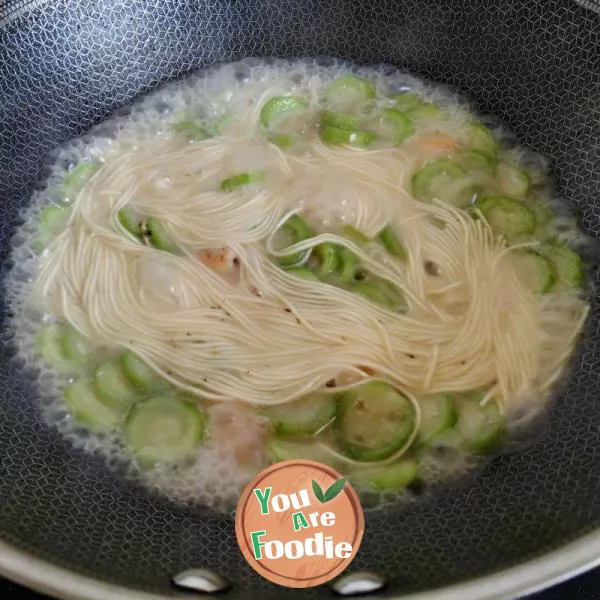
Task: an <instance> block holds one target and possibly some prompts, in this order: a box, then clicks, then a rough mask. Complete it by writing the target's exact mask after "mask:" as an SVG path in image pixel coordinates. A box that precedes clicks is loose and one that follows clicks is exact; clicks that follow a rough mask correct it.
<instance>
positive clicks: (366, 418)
mask: <svg viewBox="0 0 600 600" xmlns="http://www.w3.org/2000/svg"><path fill="white" fill-rule="evenodd" d="M336 425H337V427H338V428H339V432H340V437H341V440H340V442H341V445H342V448H343V449H344V452H345V453H346V454H347V455H348V456H350V457H351V458H353V459H355V460H358V461H379V460H384V459H386V458H389V457H390V456H392V455H393V454H395V453H396V452H398V451H399V450H400V449H401V448H402V447H403V446H404V445H405V444H406V443H407V442H408V440H409V438H410V436H411V434H412V432H413V430H414V427H415V409H414V407H413V405H412V403H411V402H410V400H408V398H406V397H405V396H403V395H402V394H401V393H400V392H399V391H398V390H396V389H394V388H393V387H392V386H390V385H389V384H387V383H384V382H382V381H370V382H368V383H365V384H363V385H361V386H359V387H355V388H353V389H350V390H348V391H346V392H345V393H344V394H343V395H342V397H341V398H340V401H339V408H338V418H337V420H336Z"/></svg>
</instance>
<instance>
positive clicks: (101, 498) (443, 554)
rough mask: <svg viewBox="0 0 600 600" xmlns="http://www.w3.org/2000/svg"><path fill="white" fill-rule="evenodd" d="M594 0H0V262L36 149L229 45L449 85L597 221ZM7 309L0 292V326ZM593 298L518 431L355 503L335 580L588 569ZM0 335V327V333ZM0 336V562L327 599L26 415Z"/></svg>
mask: <svg viewBox="0 0 600 600" xmlns="http://www.w3.org/2000/svg"><path fill="white" fill-rule="evenodd" d="M599 43H600V3H599V2H596V1H594V0H589V1H588V0H580V1H574V0H523V1H518V0H504V1H497V0H496V1H487V0H404V1H397V0H261V1H253V0H197V1H194V0H170V1H168V2H166V1H161V0H98V1H91V0H88V1H86V0H52V1H43V0H42V1H39V0H34V1H28V0H7V1H6V0H5V2H4V4H3V5H2V6H1V7H0V206H1V207H2V218H1V220H0V242H1V247H2V248H3V255H2V264H3V267H4V269H6V268H8V267H9V266H10V262H9V258H8V252H7V245H8V242H9V238H10V236H11V234H12V232H13V231H14V227H15V222H16V221H15V219H16V217H17V214H18V211H19V209H20V208H21V207H22V206H23V205H24V203H26V202H27V199H28V197H29V196H30V195H31V193H32V191H33V190H34V189H35V188H36V186H38V185H39V184H40V182H41V181H42V180H43V178H44V176H45V174H46V166H47V164H48V160H49V159H48V157H49V156H50V153H51V151H52V150H53V149H54V148H56V147H57V146H58V145H59V144H61V143H63V142H65V141H67V140H69V139H71V138H73V137H75V136H77V135H80V134H82V133H84V132H86V131H87V130H89V128H90V127H91V126H93V125H94V124H96V123H98V122H100V121H102V120H103V119H105V118H106V117H107V116H108V115H109V114H111V113H112V112H113V111H115V110H116V109H119V108H120V107H122V106H124V105H127V104H128V103H129V102H131V101H132V100H133V99H135V98H137V97H138V96H140V95H142V94H144V93H145V92H147V91H149V90H151V89H153V88H155V87H156V86H158V85H160V84H161V83H162V82H164V81H166V80H170V79H173V78H176V77H180V76H183V75H185V74H186V73H188V72H191V71H194V70H196V69H198V68H201V67H204V66H206V65H210V64H214V63H218V62H230V61H235V60H239V59H241V58H243V57H248V56H256V57H260V56H277V57H290V56H298V57H301V56H332V57H341V58H344V59H348V60H352V61H356V62H358V63H366V64H370V63H373V64H375V63H389V64H392V65H395V66H398V67H401V68H404V69H407V70H410V71H412V72H413V73H416V74H417V75H420V76H424V77H427V78H430V79H433V80H436V81H439V82H442V83H446V84H449V85H452V86H454V87H456V88H457V89H458V90H460V91H461V92H462V93H464V94H465V95H467V96H469V97H470V98H472V99H473V100H474V102H475V103H476V105H477V107H478V108H479V109H480V110H481V111H482V112H484V113H489V114H493V115H495V116H496V117H498V118H500V119H502V120H503V121H504V122H505V123H506V124H507V125H508V126H509V127H510V128H511V129H512V130H513V131H514V132H515V133H516V135H517V136H518V138H519V140H520V141H521V142H522V143H524V144H526V145H527V146H529V147H530V148H532V149H533V150H535V151H537V152H541V153H543V154H545V155H547V156H549V157H550V159H551V160H552V171H553V175H554V176H555V178H556V181H557V186H558V191H559V193H560V194H561V195H562V196H563V197H564V198H566V199H567V201H568V202H569V204H570V205H571V207H572V209H573V211H574V212H575V213H576V214H577V215H578V218H579V220H580V223H581V225H582V226H583V228H584V229H585V230H586V231H587V232H588V233H590V234H592V235H593V236H595V235H597V233H598V231H599V229H600V45H599ZM6 315H7V309H6V306H5V304H4V302H3V304H2V318H3V319H6ZM599 317H600V302H599V301H598V300H597V299H594V300H593V308H592V314H591V318H590V322H589V327H588V330H587V334H586V337H585V340H584V342H583V344H582V346H581V351H580V352H579V354H578V355H577V357H576V358H575V360H574V364H573V372H572V376H571V377H570V379H569V381H568V383H567V384H566V385H565V386H563V387H562V388H561V390H560V394H559V398H557V401H556V403H555V404H554V408H553V410H552V414H551V416H550V419H549V425H548V427H546V428H545V430H544V432H543V435H540V436H539V438H538V440H537V442H536V443H535V444H533V445H530V446H529V447H528V448H527V449H525V450H524V451H522V452H519V453H511V454H508V455H505V456H501V457H499V458H498V459H496V460H495V461H494V462H492V464H491V465H490V466H489V468H487V469H486V470H485V471H484V473H483V474H481V475H479V476H478V477H476V478H474V479H470V480H468V481H463V482H460V483H459V484H457V485H455V486H453V487H450V488H439V489H436V490H434V491H433V492H432V493H431V494H430V495H428V496H426V497H424V498H423V500H422V501H419V502H415V503H412V504H410V505H409V506H404V507H399V508H396V509H389V510H386V511H384V512H373V513H368V514H367V517H366V523H367V525H366V534H365V538H364V541H363V544H362V547H361V549H360V551H359V554H358V557H357V558H356V560H355V561H354V562H353V563H352V565H351V568H350V570H349V571H348V573H351V572H353V571H359V570H366V571H370V572H373V573H379V574H381V576H382V577H383V578H384V579H385V581H386V584H387V585H386V588H385V589H384V590H382V591H379V592H378V597H397V598H400V597H401V598H405V599H408V598H410V599H411V600H416V599H417V598H418V599H427V600H443V599H458V598H460V600H468V599H473V600H475V599H477V600H480V599H484V598H508V597H516V596H518V595H520V594H522V593H524V592H525V591H530V590H532V589H537V588H540V587H542V586H544V585H547V584H548V583H549V582H551V581H556V580H558V579H562V578H564V577H567V576H569V575H572V574H574V573H577V572H579V571H581V570H583V569H586V568H589V567H590V566H592V565H593V564H594V563H598V562H600V402H599V396H600V348H599V347H598V340H599V339H600V338H599V337H598V325H599ZM0 329H1V327H0ZM20 367H21V365H20V364H19V363H18V361H15V359H14V348H13V347H12V345H11V343H10V340H9V339H6V336H4V337H3V343H2V345H1V348H0V539H1V542H0V572H1V573H2V574H3V575H5V576H8V577H11V578H13V579H15V580H18V581H20V582H22V583H25V584H26V585H29V586H31V587H34V588H37V589H39V590H43V591H45V592H46V593H49V594H53V595H56V596H58V597H62V598H126V599H127V598H131V599H134V598H136V599H137V598H140V599H141V598H148V599H150V598H159V597H160V598H165V597H172V596H177V595H179V594H183V595H185V592H183V591H177V590H175V589H174V588H173V587H172V584H171V578H172V577H173V576H174V575H175V574H177V573H179V572H181V571H183V570H185V569H189V568H194V567H198V568H200V567H201V568H207V569H211V570H212V571H213V572H215V573H217V574H219V575H221V576H222V577H224V578H226V579H227V580H228V581H229V582H230V583H231V588H230V590H229V591H228V592H226V593H225V596H224V597H227V598H231V599H234V598H248V597H260V598H261V599H262V600H269V599H272V598H284V597H285V598H293V597H301V596H302V597H306V598H309V597H312V598H325V597H329V596H330V595H331V593H332V592H331V588H330V586H329V585H324V586H321V587H319V588H316V589H312V590H305V591H295V590H289V589H284V588H280V587H277V586H275V585H273V584H270V583H269V582H267V581H266V580H263V579H261V578H260V577H259V576H258V575H256V574H255V573H254V572H253V571H252V570H251V568H250V567H249V566H248V565H247V564H246V563H245V561H244V559H243V558H242V555H241V553H240V552H239V550H238V548H237V545H236V542H235V534H234V528H233V523H232V520H231V519H229V518H226V517H222V516H219V515H217V514H214V513H211V512H210V511H208V510H191V509H184V508H182V507H179V506H175V505H173V504H171V503H169V502H168V501H167V500H164V499H161V498H158V497H155V496H150V495H149V494H148V493H147V492H145V491H144V490H143V489H142V488H140V487H137V486H136V485H135V484H133V483H128V482H127V481H125V480H123V479H120V478H118V477H117V476H116V475H115V474H114V473H112V472H110V471H108V470H107V469H106V468H105V467H104V466H103V461H102V459H100V458H94V457H90V456H84V455H82V454H80V453H78V452H76V451H74V450H72V449H71V447H70V445H69V444H68V442H66V441H64V440H63V439H61V438H60V437H59V436H58V434H57V433H56V432H55V431H54V430H51V429H49V428H48V427H46V426H45V425H44V424H43V422H42V421H41V419H40V416H39V412H38V410H37V409H36V398H35V390H34V389H33V388H32V386H31V381H30V378H28V377H27V376H26V375H25V374H24V373H23V371H22V370H21V368H20Z"/></svg>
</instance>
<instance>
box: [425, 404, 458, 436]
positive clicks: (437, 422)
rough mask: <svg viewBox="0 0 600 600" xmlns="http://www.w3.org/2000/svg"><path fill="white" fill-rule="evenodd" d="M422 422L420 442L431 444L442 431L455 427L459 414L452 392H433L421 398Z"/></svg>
mask: <svg viewBox="0 0 600 600" xmlns="http://www.w3.org/2000/svg"><path fill="white" fill-rule="evenodd" d="M419 406H420V408H421V422H420V425H419V442H420V443H421V444H423V445H424V446H429V445H430V444H431V443H432V442H433V441H435V440H436V439H437V438H438V437H439V436H440V435H441V434H442V433H444V432H445V431H446V430H447V429H450V427H454V425H455V424H456V420H457V418H458V414H457V411H456V406H455V405H454V400H453V399H452V396H451V395H450V394H433V395H431V396H425V397H424V398H421V399H420V400H419Z"/></svg>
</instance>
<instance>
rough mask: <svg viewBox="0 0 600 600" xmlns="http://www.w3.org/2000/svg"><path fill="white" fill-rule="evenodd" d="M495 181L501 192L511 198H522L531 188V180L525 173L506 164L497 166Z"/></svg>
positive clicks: (514, 166)
mask: <svg viewBox="0 0 600 600" xmlns="http://www.w3.org/2000/svg"><path fill="white" fill-rule="evenodd" d="M496 179H497V181H498V186H499V187H500V190H501V192H502V193H503V194H506V195H507V196H511V197H513V198H523V197H524V196H525V195H526V194H527V192H528V191H529V188H530V187H531V179H530V177H529V175H528V174H527V172H526V171H525V170H524V169H521V168H519V167H517V166H516V165H511V164H508V163H500V164H499V165H498V167H497V169H496Z"/></svg>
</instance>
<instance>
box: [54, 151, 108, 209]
mask: <svg viewBox="0 0 600 600" xmlns="http://www.w3.org/2000/svg"><path fill="white" fill-rule="evenodd" d="M99 169H100V165H99V164H97V163H93V162H87V161H84V162H80V163H79V164H78V165H77V166H76V167H75V168H74V169H72V170H71V171H69V172H68V173H67V174H66V175H65V176H64V177H63V180H62V183H61V186H60V190H61V193H62V197H63V201H64V202H65V203H67V204H71V203H72V202H73V201H74V200H75V197H76V196H77V193H78V192H79V191H80V190H81V189H82V188H83V186H84V185H85V183H86V182H87V181H88V179H89V178H90V177H91V176H92V175H93V174H94V173H95V172H96V171H98V170H99Z"/></svg>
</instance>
